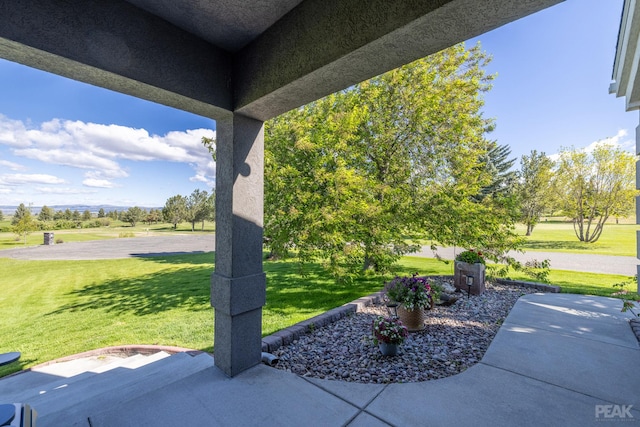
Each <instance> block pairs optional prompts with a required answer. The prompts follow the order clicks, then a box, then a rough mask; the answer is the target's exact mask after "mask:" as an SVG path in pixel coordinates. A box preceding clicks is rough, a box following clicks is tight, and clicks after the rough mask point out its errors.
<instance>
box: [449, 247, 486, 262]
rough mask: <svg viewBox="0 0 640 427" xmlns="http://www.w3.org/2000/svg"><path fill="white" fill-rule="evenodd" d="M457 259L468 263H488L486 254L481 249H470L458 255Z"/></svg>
mask: <svg viewBox="0 0 640 427" xmlns="http://www.w3.org/2000/svg"><path fill="white" fill-rule="evenodd" d="M456 261H462V262H466V263H467V264H486V261H485V260H484V255H482V252H480V251H474V250H473V249H468V250H466V251H462V252H460V253H459V254H458V255H456Z"/></svg>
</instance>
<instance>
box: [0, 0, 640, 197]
mask: <svg viewBox="0 0 640 427" xmlns="http://www.w3.org/2000/svg"><path fill="white" fill-rule="evenodd" d="M621 9H622V0H567V1H566V2H564V3H562V4H559V5H557V6H554V7H552V8H549V9H547V10H544V11H542V12H539V13H537V14H534V15H531V16H528V17H526V18H523V19H521V20H519V21H516V22H514V23H511V24H508V25H506V26H504V27H501V28H499V29H497V30H494V31H492V32H491V33H488V34H485V35H483V36H480V37H478V38H475V39H473V40H470V41H469V42H470V43H475V42H476V41H477V40H480V41H481V42H482V46H483V48H484V49H485V50H486V51H487V52H488V53H490V54H491V55H493V61H492V63H491V65H490V66H489V68H488V71H489V72H490V73H497V78H496V80H495V82H494V87H493V89H492V90H491V91H490V92H489V93H488V94H487V95H486V96H485V100H486V105H485V111H484V114H485V116H487V117H494V118H495V119H496V123H497V128H496V130H495V131H494V132H493V133H492V134H491V135H490V138H492V139H496V140H497V141H498V142H499V143H500V144H503V145H509V146H510V147H511V150H512V155H513V157H517V158H520V156H522V155H523V154H528V153H529V152H530V151H531V150H532V149H536V150H538V151H544V152H546V153H547V154H549V155H552V154H554V153H557V152H558V150H559V149H560V148H561V147H571V146H574V147H587V146H589V145H591V144H592V143H594V142H595V141H598V140H603V139H608V138H611V139H612V141H613V142H615V143H618V144H620V145H622V146H623V147H625V148H627V149H631V147H632V146H633V141H634V139H635V138H634V135H635V127H636V126H637V124H638V113H637V112H631V113H627V112H625V107H624V100H623V99H619V98H616V97H615V96H614V95H610V94H609V93H608V87H609V83H610V80H611V72H612V66H613V60H614V55H615V47H616V38H617V33H618V25H619V20H620V14H621ZM214 130H215V122H214V121H212V120H210V119H208V118H204V117H199V116H196V115H193V114H190V113H186V112H182V111H179V110H175V109H172V108H169V107H165V106H162V105H158V104H154V103H150V102H147V101H143V100H139V99H136V98H133V97H130V96H127V95H122V94H119V93H115V92H111V91H108V90H105V89H101V88H97V87H94V86H90V85H87V84H84V83H79V82H75V81H72V80H69V79H65V78H62V77H58V76H55V75H52V74H48V73H45V72H42V71H39V70H35V69H32V68H28V67H25V66H22V65H19V64H15V63H12V62H8V61H5V60H1V59H0V205H17V204H19V203H25V204H30V203H31V204H33V205H34V206H41V205H43V204H46V205H58V204H90V205H91V204H111V205H125V206H132V205H138V206H147V207H150V206H163V205H164V203H165V201H166V200H167V199H168V198H169V197H171V196H173V195H176V194H182V195H188V194H190V193H191V192H192V191H193V190H195V189H202V190H207V191H211V188H212V185H214V177H215V164H214V163H213V162H212V161H211V160H210V157H209V155H208V152H207V151H206V149H204V148H203V147H202V146H201V144H200V138H201V136H203V135H207V136H213V135H214Z"/></svg>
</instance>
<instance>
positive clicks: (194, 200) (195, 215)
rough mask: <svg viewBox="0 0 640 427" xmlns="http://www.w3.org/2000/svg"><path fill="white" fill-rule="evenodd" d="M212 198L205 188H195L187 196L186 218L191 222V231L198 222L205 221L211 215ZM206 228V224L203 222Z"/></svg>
mask: <svg viewBox="0 0 640 427" xmlns="http://www.w3.org/2000/svg"><path fill="white" fill-rule="evenodd" d="M211 202H212V199H210V198H209V193H207V191H205V190H199V189H195V190H193V192H192V193H191V194H190V195H189V197H187V198H186V202H185V219H186V220H187V221H189V222H190V223H191V231H195V227H196V222H200V221H204V220H205V219H207V218H208V217H209V216H210V212H211V209H212V207H211ZM203 228H204V224H203Z"/></svg>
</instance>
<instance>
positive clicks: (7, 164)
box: [0, 160, 27, 171]
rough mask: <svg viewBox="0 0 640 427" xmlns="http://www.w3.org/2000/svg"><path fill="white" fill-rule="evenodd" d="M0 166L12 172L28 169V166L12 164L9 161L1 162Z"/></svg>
mask: <svg viewBox="0 0 640 427" xmlns="http://www.w3.org/2000/svg"><path fill="white" fill-rule="evenodd" d="M0 166H1V167H3V168H7V169H11V170H12V171H23V170H26V169H27V168H26V166H23V165H21V164H18V163H14V162H10V161H8V160H0Z"/></svg>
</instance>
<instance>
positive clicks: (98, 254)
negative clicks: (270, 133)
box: [0, 234, 638, 276]
mask: <svg viewBox="0 0 640 427" xmlns="http://www.w3.org/2000/svg"><path fill="white" fill-rule="evenodd" d="M214 240H215V237H214V235H213V234H193V235H192V234H163V235H161V236H157V235H156V236H148V237H134V238H119V239H109V240H94V241H89V242H70V243H63V244H58V245H51V246H45V245H39V246H30V247H25V248H18V249H7V250H3V251H0V258H14V259H25V260H87V259H114V258H131V257H150V256H162V255H173V254H186V253H203V252H212V251H214V250H215V241H214ZM460 250H461V249H460V248H439V249H438V254H439V255H440V256H441V257H443V258H444V259H454V258H455V253H457V252H460ZM413 255H414V256H422V257H428V258H433V257H434V253H433V251H432V250H431V249H430V248H428V247H424V248H422V251H421V252H419V253H416V254H413ZM512 256H513V257H514V258H516V259H517V260H518V261H521V262H526V261H528V260H532V259H536V260H538V261H542V260H544V259H549V260H550V261H551V268H553V269H558V270H572V271H585V272H592V273H605V274H622V275H625V276H633V275H635V274H636V272H637V267H636V266H637V264H638V260H637V259H636V258H635V257H625V256H608V255H593V254H573V253H563V252H528V253H525V254H520V253H513V254H512Z"/></svg>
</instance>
